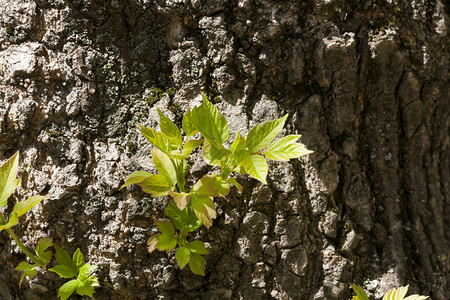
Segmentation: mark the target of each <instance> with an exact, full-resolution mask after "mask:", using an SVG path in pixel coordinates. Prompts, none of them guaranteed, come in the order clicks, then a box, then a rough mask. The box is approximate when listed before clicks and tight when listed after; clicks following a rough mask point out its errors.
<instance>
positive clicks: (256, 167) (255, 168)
mask: <svg viewBox="0 0 450 300" xmlns="http://www.w3.org/2000/svg"><path fill="white" fill-rule="evenodd" d="M241 165H242V166H243V167H244V168H245V171H246V172H247V173H248V174H249V175H250V176H252V177H253V178H255V179H258V180H259V181H261V182H262V183H264V184H267V181H266V177H267V172H268V167H267V163H266V160H265V159H264V157H262V156H261V155H259V154H257V155H249V156H248V157H247V158H246V159H244V160H243V161H242V162H241Z"/></svg>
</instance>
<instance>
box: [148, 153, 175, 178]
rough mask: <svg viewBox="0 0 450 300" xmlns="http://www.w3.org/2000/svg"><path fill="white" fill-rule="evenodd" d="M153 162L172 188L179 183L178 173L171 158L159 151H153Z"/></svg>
mask: <svg viewBox="0 0 450 300" xmlns="http://www.w3.org/2000/svg"><path fill="white" fill-rule="evenodd" d="M152 157H153V162H154V163H155V167H156V169H158V171H159V173H160V174H162V175H163V176H164V177H166V178H167V179H168V180H169V181H170V183H171V185H172V186H174V185H175V184H176V183H177V173H176V171H175V167H174V165H173V162H172V160H171V159H170V157H169V156H168V155H167V154H165V153H163V152H162V151H160V150H158V149H152Z"/></svg>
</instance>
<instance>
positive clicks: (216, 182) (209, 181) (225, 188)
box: [192, 175, 230, 197]
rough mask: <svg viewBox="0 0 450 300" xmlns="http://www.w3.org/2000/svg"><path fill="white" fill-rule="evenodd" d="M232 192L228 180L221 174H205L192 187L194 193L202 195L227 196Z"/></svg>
mask: <svg viewBox="0 0 450 300" xmlns="http://www.w3.org/2000/svg"><path fill="white" fill-rule="evenodd" d="M229 192H230V185H229V184H228V182H226V181H224V180H222V178H221V177H220V176H213V175H205V176H203V177H202V178H200V180H199V181H197V182H196V183H195V184H194V186H193V187H192V193H193V194H194V195H195V196H200V197H219V196H226V195H228V193H229Z"/></svg>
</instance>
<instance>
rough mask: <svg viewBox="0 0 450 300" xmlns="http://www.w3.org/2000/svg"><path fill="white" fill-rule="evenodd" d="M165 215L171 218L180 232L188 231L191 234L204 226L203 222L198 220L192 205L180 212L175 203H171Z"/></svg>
mask: <svg viewBox="0 0 450 300" xmlns="http://www.w3.org/2000/svg"><path fill="white" fill-rule="evenodd" d="M164 214H165V215H166V216H168V217H169V218H170V220H171V221H172V223H173V224H174V225H175V227H176V228H177V229H178V230H182V229H186V230H187V231H189V232H191V231H195V230H197V229H198V228H200V226H202V221H200V220H199V219H198V218H197V215H196V214H195V212H194V210H193V209H192V206H190V205H189V206H187V207H186V208H185V209H183V210H180V209H179V208H178V207H177V205H176V204H175V203H174V202H170V203H169V206H168V207H167V208H166V209H165V210H164Z"/></svg>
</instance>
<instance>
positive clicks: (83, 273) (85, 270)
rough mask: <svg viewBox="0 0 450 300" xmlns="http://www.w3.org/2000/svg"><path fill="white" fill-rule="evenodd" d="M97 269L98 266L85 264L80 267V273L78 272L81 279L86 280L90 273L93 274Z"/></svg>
mask: <svg viewBox="0 0 450 300" xmlns="http://www.w3.org/2000/svg"><path fill="white" fill-rule="evenodd" d="M97 269H98V266H94V265H90V264H84V265H83V266H82V267H81V268H80V273H79V274H78V279H80V280H81V281H84V280H86V279H87V278H88V277H89V275H91V274H92V273H93V272H94V271H95V270H97Z"/></svg>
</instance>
